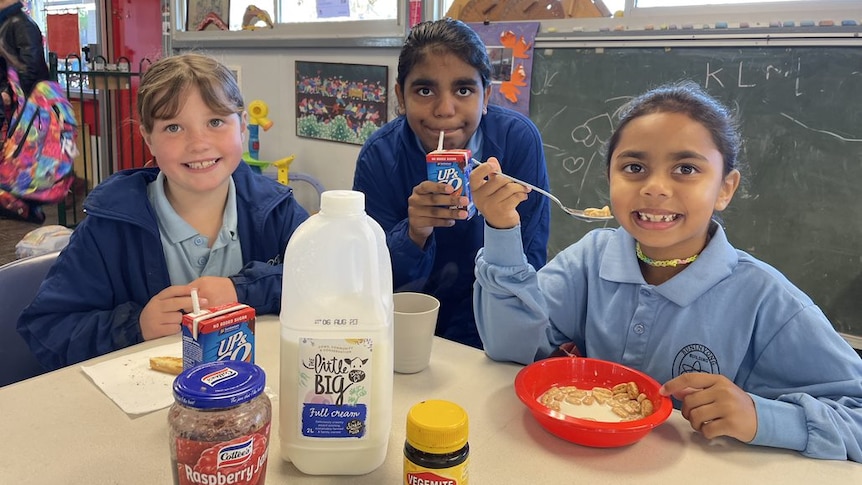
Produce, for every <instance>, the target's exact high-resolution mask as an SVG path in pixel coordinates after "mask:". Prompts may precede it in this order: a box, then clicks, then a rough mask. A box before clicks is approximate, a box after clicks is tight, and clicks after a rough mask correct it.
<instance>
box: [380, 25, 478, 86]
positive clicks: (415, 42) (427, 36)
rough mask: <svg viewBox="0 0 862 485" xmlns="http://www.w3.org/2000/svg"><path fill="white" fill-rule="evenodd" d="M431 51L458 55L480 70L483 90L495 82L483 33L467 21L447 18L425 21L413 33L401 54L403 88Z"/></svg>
mask: <svg viewBox="0 0 862 485" xmlns="http://www.w3.org/2000/svg"><path fill="white" fill-rule="evenodd" d="M429 52H430V53H434V54H446V53H449V54H454V55H455V56H457V57H458V58H459V59H461V60H462V61H464V62H465V63H467V64H469V65H471V66H473V67H474V68H476V70H477V71H479V76H480V77H481V78H482V87H483V88H487V87H488V85H489V84H490V83H491V61H490V60H489V59H488V49H487V48H486V47H485V43H484V42H482V39H481V38H479V34H477V33H476V31H474V30H473V29H471V28H470V26H468V25H467V24H465V23H464V22H461V21H460V20H454V19H451V18H449V17H446V18H442V19H440V20H435V21H428V22H421V23H419V24H416V26H415V27H413V29H411V30H410V34H408V35H407V39H405V40H404V45H403V46H402V47H401V54H399V55H398V78H397V82H398V85H399V86H401V87H402V88H403V87H404V81H405V80H406V79H407V75H408V74H410V71H412V70H413V66H415V65H416V64H418V63H420V62H422V61H423V60H424V59H425V56H426V55H427V54H428V53H429Z"/></svg>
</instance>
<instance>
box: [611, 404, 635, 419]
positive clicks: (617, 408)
mask: <svg viewBox="0 0 862 485" xmlns="http://www.w3.org/2000/svg"><path fill="white" fill-rule="evenodd" d="M611 411H613V412H614V414H616V415H617V416H619V417H621V418H623V419H626V418H628V417H629V416H631V414H630V413H629V412H628V411H626V410H625V409H623V407H622V406H614V407H612V408H611Z"/></svg>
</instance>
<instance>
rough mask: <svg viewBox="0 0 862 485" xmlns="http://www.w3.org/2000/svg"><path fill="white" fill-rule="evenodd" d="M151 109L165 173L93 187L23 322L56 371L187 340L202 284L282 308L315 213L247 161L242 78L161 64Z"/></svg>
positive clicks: (212, 301)
mask: <svg viewBox="0 0 862 485" xmlns="http://www.w3.org/2000/svg"><path fill="white" fill-rule="evenodd" d="M138 114H139V116H140V123H141V134H142V135H143V138H144V141H145V142H146V143H147V146H148V147H149V148H150V151H151V152H152V154H153V157H154V158H155V160H156V165H157V166H158V168H143V169H133V170H125V171H122V172H118V173H116V174H114V175H112V176H111V177H110V178H108V179H107V180H106V181H104V182H102V183H101V184H99V185H98V186H96V187H95V189H93V191H92V192H91V193H90V195H89V196H88V197H87V199H86V200H85V201H84V210H85V211H86V212H87V217H86V218H85V219H84V220H83V222H81V224H80V225H78V227H77V228H76V229H75V231H74V232H73V233H72V237H71V239H70V240H69V245H68V246H67V247H66V248H65V250H64V251H63V252H62V253H61V254H60V256H59V257H58V259H57V262H56V263H55V264H54V266H53V268H51V270H50V272H49V273H48V276H47V278H46V280H45V282H44V283H42V286H41V288H40V289H39V293H38V294H37V296H36V298H35V299H34V300H33V302H32V303H31V304H30V306H29V307H28V308H27V309H25V310H24V312H23V313H22V315H21V317H20V319H19V321H18V330H19V332H20V333H21V335H22V336H23V337H24V339H25V340H26V341H27V342H28V344H29V345H30V348H31V349H32V351H33V353H34V354H35V355H36V357H37V358H38V359H39V361H40V362H41V363H42V365H43V366H44V367H45V368H46V369H55V368H58V367H62V366H65V365H69V364H72V363H75V362H79V361H82V360H85V359H89V358H91V357H95V356H97V355H101V354H105V353H108V352H111V351H114V350H118V349H121V348H123V347H127V346H129V345H132V344H136V343H139V342H142V341H144V340H150V339H154V338H158V337H162V336H165V335H171V334H175V333H177V332H179V331H180V323H181V322H182V315H183V312H188V311H191V310H192V308H193V306H192V301H191V290H192V288H197V290H198V293H199V295H200V297H201V299H202V301H201V305H206V306H216V305H221V304H224V303H231V302H240V303H245V304H247V305H249V306H252V307H254V309H255V310H256V312H257V313H258V314H264V313H278V312H279V310H280V308H281V277H282V264H281V261H282V260H281V255H282V254H283V253H284V248H285V247H287V241H288V239H289V238H290V236H291V234H293V231H294V230H295V229H296V227H297V226H298V225H299V224H300V223H302V222H303V221H304V220H305V219H307V218H308V213H307V212H306V211H305V210H304V209H303V208H302V207H301V206H300V205H299V204H298V203H297V202H296V200H295V199H294V198H293V194H292V192H291V190H290V188H288V187H285V186H283V185H280V184H278V183H277V182H275V181H274V180H271V179H269V178H267V177H265V176H263V175H261V174H257V173H254V172H253V171H252V170H251V168H250V167H249V166H248V165H246V164H245V163H244V162H242V153H243V142H242V140H243V135H244V133H245V131H246V129H247V124H248V121H247V119H248V116H247V114H246V112H245V109H244V103H243V99H242V94H241V93H240V90H239V86H238V85H237V83H236V79H235V78H234V76H233V73H231V71H230V70H229V69H228V68H227V67H225V66H224V65H223V64H221V63H219V62H218V61H216V60H215V59H212V58H210V57H207V56H203V55H200V54H194V53H189V54H182V55H178V56H171V57H165V58H163V59H160V60H159V61H158V62H156V63H154V64H153V65H152V66H150V68H149V69H148V70H147V72H146V73H145V74H144V76H143V78H142V79H141V84H140V87H139V89H138Z"/></svg>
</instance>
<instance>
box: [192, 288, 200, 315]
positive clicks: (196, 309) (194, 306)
mask: <svg viewBox="0 0 862 485" xmlns="http://www.w3.org/2000/svg"><path fill="white" fill-rule="evenodd" d="M192 309H193V310H194V313H195V315H197V314H198V313H200V312H201V302H200V300H198V289H197V288H192Z"/></svg>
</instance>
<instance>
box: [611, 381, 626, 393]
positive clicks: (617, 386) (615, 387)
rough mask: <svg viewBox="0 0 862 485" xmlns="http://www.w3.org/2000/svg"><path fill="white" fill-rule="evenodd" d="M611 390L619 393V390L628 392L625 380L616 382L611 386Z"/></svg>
mask: <svg viewBox="0 0 862 485" xmlns="http://www.w3.org/2000/svg"><path fill="white" fill-rule="evenodd" d="M612 391H613V392H614V394H619V393H621V392H629V385H628V383H626V382H623V383H622V384H617V385H616V386H614V387H613V389H612Z"/></svg>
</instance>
